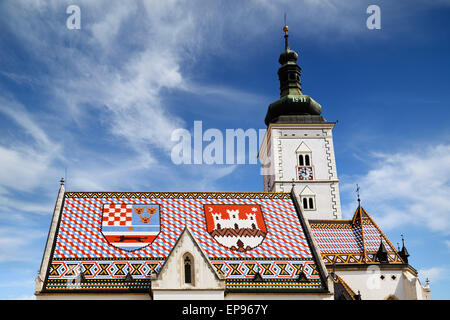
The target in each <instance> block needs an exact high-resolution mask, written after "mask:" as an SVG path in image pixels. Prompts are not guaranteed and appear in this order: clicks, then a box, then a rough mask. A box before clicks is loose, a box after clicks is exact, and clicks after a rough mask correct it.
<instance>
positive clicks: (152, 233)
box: [101, 203, 161, 251]
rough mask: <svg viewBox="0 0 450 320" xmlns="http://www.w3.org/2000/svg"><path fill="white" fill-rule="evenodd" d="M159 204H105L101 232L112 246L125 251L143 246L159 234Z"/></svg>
mask: <svg viewBox="0 0 450 320" xmlns="http://www.w3.org/2000/svg"><path fill="white" fill-rule="evenodd" d="M160 230H161V228H160V213H159V205H141V204H121V203H118V204H115V203H111V204H105V205H104V206H103V217H102V228H101V232H102V234H103V236H104V237H105V238H106V240H107V241H108V242H109V243H110V244H112V245H113V246H115V247H117V248H120V249H124V250H127V251H132V250H137V249H140V248H142V247H145V246H147V245H149V244H151V243H152V242H153V240H155V238H156V236H157V235H158V234H159V232H160Z"/></svg>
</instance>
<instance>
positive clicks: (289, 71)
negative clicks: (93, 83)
mask: <svg viewBox="0 0 450 320" xmlns="http://www.w3.org/2000/svg"><path fill="white" fill-rule="evenodd" d="M283 31H284V33H285V35H284V38H285V44H284V51H283V52H282V53H281V55H280V57H279V63H280V65H281V67H280V68H279V71H278V76H279V80H280V99H278V100H277V101H275V102H273V103H272V104H270V105H269V107H268V110H267V113H266V116H265V124H266V126H267V130H266V133H265V137H264V139H263V141H262V144H261V148H260V151H259V155H258V157H259V159H260V160H261V163H262V172H263V192H165V191H164V192H159V191H154V192H153V191H118V192H112V191H95V192H91V191H70V190H65V185H64V179H61V185H60V188H59V192H58V195H57V199H56V204H55V207H54V211H53V218H52V220H51V225H50V229H49V234H48V238H47V242H46V246H45V250H44V253H43V258H42V262H41V266H40V270H39V272H38V276H37V278H36V291H35V295H36V297H37V299H144V300H179V299H184V300H202V299H208V300H233V299H284V300H286V299H303V300H383V299H408V300H427V299H430V288H429V284H428V283H427V284H426V285H423V284H421V283H420V281H419V279H418V273H417V271H416V270H415V269H414V268H413V267H412V266H411V265H410V264H409V263H408V257H409V253H408V251H407V249H406V247H405V244H404V242H403V246H402V248H401V249H400V248H395V247H394V246H393V245H392V243H391V242H390V241H389V239H388V238H387V236H386V235H385V234H384V233H383V232H382V230H381V229H380V228H379V227H378V225H377V224H376V223H375V221H374V220H373V218H372V217H371V216H370V214H369V213H368V212H367V211H366V210H365V209H364V208H363V207H362V206H361V203H360V199H359V198H358V204H357V205H355V211H354V215H353V217H352V219H350V220H344V219H342V214H341V205H340V197H339V179H338V175H337V169H336V160H335V155H334V149H333V135H332V130H333V127H334V125H335V123H333V122H328V121H327V120H326V119H325V118H324V117H323V116H322V106H321V105H320V104H319V103H318V102H316V101H315V100H313V99H312V98H311V97H310V96H308V95H305V94H303V93H302V89H301V82H300V72H301V68H300V67H299V66H298V64H297V59H298V54H297V53H296V52H295V51H294V50H291V49H290V47H289V42H288V27H287V26H285V27H284V29H283ZM255 179H256V177H255Z"/></svg>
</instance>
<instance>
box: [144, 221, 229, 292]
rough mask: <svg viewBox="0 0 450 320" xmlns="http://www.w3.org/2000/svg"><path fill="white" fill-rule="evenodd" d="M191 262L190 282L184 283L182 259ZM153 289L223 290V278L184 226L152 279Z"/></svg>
mask: <svg viewBox="0 0 450 320" xmlns="http://www.w3.org/2000/svg"><path fill="white" fill-rule="evenodd" d="M185 257H189V259H190V260H191V261H190V262H191V264H192V281H191V283H192V284H189V283H188V284H187V283H185V279H184V271H185V270H184V259H185ZM152 289H153V290H167V289H187V290H205V289H209V290H224V289H225V278H224V277H223V276H220V275H218V274H217V272H216V271H215V268H214V267H213V266H212V264H211V263H210V261H209V260H208V258H207V257H206V255H205V253H204V252H203V251H202V249H201V247H200V246H199V244H198V243H197V242H196V241H195V238H194V237H193V236H192V233H191V231H190V230H189V228H187V227H186V228H185V229H184V231H183V232H182V234H181V236H180V238H179V239H178V240H177V242H176V244H175V246H174V247H173V249H172V251H171V253H170V254H169V256H168V257H167V259H166V261H165V263H164V265H163V266H162V267H161V270H160V271H159V273H158V274H157V275H156V276H155V277H154V278H153V279H152Z"/></svg>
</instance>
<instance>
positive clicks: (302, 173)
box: [298, 167, 313, 180]
mask: <svg viewBox="0 0 450 320" xmlns="http://www.w3.org/2000/svg"><path fill="white" fill-rule="evenodd" d="M298 179H299V180H312V179H313V171H312V167H299V168H298Z"/></svg>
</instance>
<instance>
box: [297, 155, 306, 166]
mask: <svg viewBox="0 0 450 320" xmlns="http://www.w3.org/2000/svg"><path fill="white" fill-rule="evenodd" d="M298 165H299V166H304V165H305V162H304V161H303V155H302V154H301V155H299V156H298Z"/></svg>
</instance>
